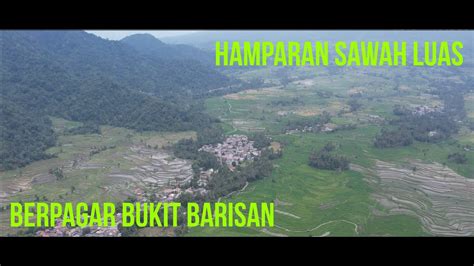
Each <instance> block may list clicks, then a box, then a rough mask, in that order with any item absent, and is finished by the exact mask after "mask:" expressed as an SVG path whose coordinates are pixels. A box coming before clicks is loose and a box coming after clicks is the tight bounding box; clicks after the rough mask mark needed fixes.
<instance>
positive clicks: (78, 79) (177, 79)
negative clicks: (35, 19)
mask: <svg viewBox="0 0 474 266" xmlns="http://www.w3.org/2000/svg"><path fill="white" fill-rule="evenodd" d="M0 34H1V39H2V43H1V52H2V64H1V65H0V79H1V80H0V83H1V84H2V86H1V87H0V97H1V98H0V100H1V102H2V110H1V111H2V117H1V121H0V126H1V128H2V134H4V135H5V136H6V137H5V138H2V145H1V150H0V153H1V154H2V166H1V168H2V169H12V168H15V167H19V166H23V165H25V164H27V163H29V162H31V161H34V160H38V159H43V158H46V157H47V155H46V154H44V150H45V149H46V148H47V147H49V146H51V145H54V139H55V136H54V134H53V131H52V130H51V121H50V120H49V118H48V116H57V117H61V118H65V119H69V120H74V121H81V122H87V123H88V124H87V125H88V128H82V129H81V130H85V131H88V132H91V131H95V132H97V130H95V129H94V127H95V126H98V125H113V126H119V127H127V128H131V129H135V130H139V131H143V130H157V131H165V130H166V131H176V130H190V129H193V130H195V129H197V128H206V127H209V126H210V125H211V124H212V122H213V121H214V120H213V119H212V118H210V117H209V116H208V115H206V114H204V112H203V104H202V100H196V99H195V98H197V97H198V96H199V95H201V94H206V93H207V92H208V91H209V90H212V89H215V88H220V87H222V86H227V85H228V82H229V81H228V79H227V77H225V76H224V75H222V74H220V73H218V72H217V71H215V70H213V69H212V68H209V67H207V66H204V65H202V64H200V63H199V62H197V61H194V60H189V61H186V60H185V59H183V60H167V59H161V58H158V57H156V58H155V57H146V56H143V55H142V54H140V53H138V52H137V51H136V50H135V49H134V48H132V47H130V46H129V45H127V44H124V43H121V42H117V41H108V40H104V39H101V38H99V37H96V36H95V35H92V34H88V33H85V32H83V31H0ZM91 125H95V126H91ZM12 136H15V137H12Z"/></svg>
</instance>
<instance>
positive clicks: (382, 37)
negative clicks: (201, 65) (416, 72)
mask: <svg viewBox="0 0 474 266" xmlns="http://www.w3.org/2000/svg"><path fill="white" fill-rule="evenodd" d="M161 40H162V41H163V42H165V43H170V44H188V45H189V44H192V45H193V46H196V47H199V48H202V49H206V50H212V49H214V47H215V42H216V41H250V42H254V41H271V42H275V41H297V42H302V41H330V42H334V41H415V40H417V41H446V40H447V41H451V40H457V41H463V42H464V43H466V45H469V46H472V44H473V43H474V34H473V33H472V31H400V30H398V31H343V30H341V31H324V30H319V31H309V30H293V31H291V30H290V31H276V30H263V31H262V30H259V31H235V30H233V31H231V30H222V31H200V32H196V33H190V34H185V35H178V36H172V37H164V38H162V39H161Z"/></svg>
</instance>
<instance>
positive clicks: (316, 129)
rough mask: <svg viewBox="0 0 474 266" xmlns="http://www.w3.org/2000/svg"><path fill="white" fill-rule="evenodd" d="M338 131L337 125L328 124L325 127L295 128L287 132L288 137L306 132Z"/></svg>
mask: <svg viewBox="0 0 474 266" xmlns="http://www.w3.org/2000/svg"><path fill="white" fill-rule="evenodd" d="M336 129H337V125H336V124H333V123H326V124H324V125H320V124H318V125H316V126H304V127H303V128H301V129H300V128H295V129H288V130H286V132H285V134H286V135H291V134H297V133H306V132H333V131H334V130H336Z"/></svg>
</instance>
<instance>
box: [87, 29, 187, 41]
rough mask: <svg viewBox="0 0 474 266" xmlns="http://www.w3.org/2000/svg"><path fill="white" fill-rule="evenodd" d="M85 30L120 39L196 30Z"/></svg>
mask: <svg viewBox="0 0 474 266" xmlns="http://www.w3.org/2000/svg"><path fill="white" fill-rule="evenodd" d="M86 31H87V32H90V33H93V34H95V35H97V36H99V37H102V38H104V39H109V40H120V39H122V38H123V37H126V36H129V35H132V34H136V33H150V34H152V35H154V36H155V37H157V38H162V37H169V36H177V35H183V34H188V33H193V32H196V31H191V30H86Z"/></svg>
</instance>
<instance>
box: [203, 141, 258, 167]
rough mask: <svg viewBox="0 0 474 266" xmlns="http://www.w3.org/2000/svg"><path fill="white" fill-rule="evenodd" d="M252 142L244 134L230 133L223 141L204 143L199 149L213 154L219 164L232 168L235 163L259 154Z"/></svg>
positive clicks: (250, 159)
mask: <svg viewBox="0 0 474 266" xmlns="http://www.w3.org/2000/svg"><path fill="white" fill-rule="evenodd" d="M253 143H254V142H253V141H251V140H249V139H248V137H247V136H245V135H232V136H229V137H228V138H227V139H226V140H225V141H224V143H218V144H217V145H204V146H202V147H201V148H200V149H199V151H205V152H209V153H212V154H214V155H215V156H216V157H217V159H218V160H219V161H220V162H221V164H226V165H227V166H228V167H229V169H231V170H234V169H235V167H236V166H237V165H239V164H241V163H243V162H244V161H246V160H249V161H252V160H254V158H256V157H258V156H260V151H259V150H258V149H257V148H255V147H254V146H253Z"/></svg>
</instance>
